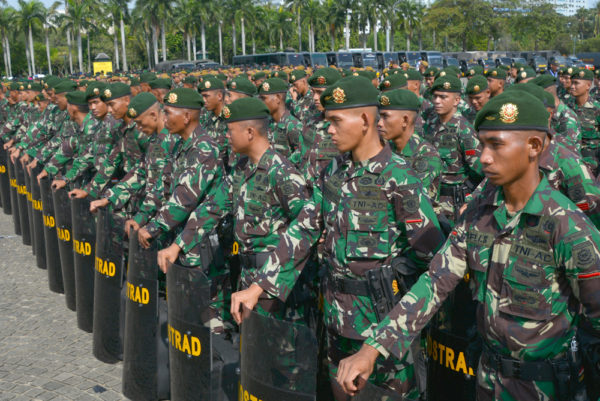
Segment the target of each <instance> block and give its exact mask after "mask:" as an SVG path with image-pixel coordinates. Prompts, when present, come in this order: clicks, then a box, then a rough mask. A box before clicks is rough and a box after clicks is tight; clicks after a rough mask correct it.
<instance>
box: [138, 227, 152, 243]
mask: <svg viewBox="0 0 600 401" xmlns="http://www.w3.org/2000/svg"><path fill="white" fill-rule="evenodd" d="M151 239H152V236H151V235H150V233H149V232H148V230H146V229H145V228H141V229H140V230H139V231H138V241H140V244H141V245H142V246H143V247H144V248H150V240H151Z"/></svg>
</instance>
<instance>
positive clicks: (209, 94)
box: [202, 90, 223, 111]
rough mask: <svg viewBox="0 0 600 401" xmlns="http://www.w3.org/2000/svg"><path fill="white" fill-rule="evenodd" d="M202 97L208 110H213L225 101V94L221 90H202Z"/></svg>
mask: <svg viewBox="0 0 600 401" xmlns="http://www.w3.org/2000/svg"><path fill="white" fill-rule="evenodd" d="M202 98H203V99H204V107H205V108H206V110H208V111H213V110H215V109H217V108H218V107H219V105H221V104H222V103H223V94H222V93H221V91H220V90H214V91H204V92H202Z"/></svg>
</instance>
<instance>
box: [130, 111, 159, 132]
mask: <svg viewBox="0 0 600 401" xmlns="http://www.w3.org/2000/svg"><path fill="white" fill-rule="evenodd" d="M159 118H163V117H162V116H159V113H158V111H157V110H156V108H155V107H152V108H151V109H149V110H146V112H144V113H142V115H141V116H137V117H136V118H135V119H134V121H135V125H136V126H137V127H138V129H139V130H140V131H142V132H143V133H144V134H146V135H152V134H153V133H155V132H156V131H157V129H156V128H157V126H158V119H159Z"/></svg>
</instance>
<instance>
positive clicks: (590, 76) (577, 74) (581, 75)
mask: <svg viewBox="0 0 600 401" xmlns="http://www.w3.org/2000/svg"><path fill="white" fill-rule="evenodd" d="M571 79H583V80H585V81H593V80H594V73H593V72H592V71H590V70H586V69H580V70H579V71H573V73H572V74H571Z"/></svg>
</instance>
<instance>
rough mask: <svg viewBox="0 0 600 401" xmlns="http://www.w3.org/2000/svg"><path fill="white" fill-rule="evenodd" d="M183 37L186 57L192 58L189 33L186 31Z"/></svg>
mask: <svg viewBox="0 0 600 401" xmlns="http://www.w3.org/2000/svg"><path fill="white" fill-rule="evenodd" d="M185 38H186V43H187V56H188V57H187V59H188V60H191V59H192V41H191V40H190V34H189V33H186V34H185Z"/></svg>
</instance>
